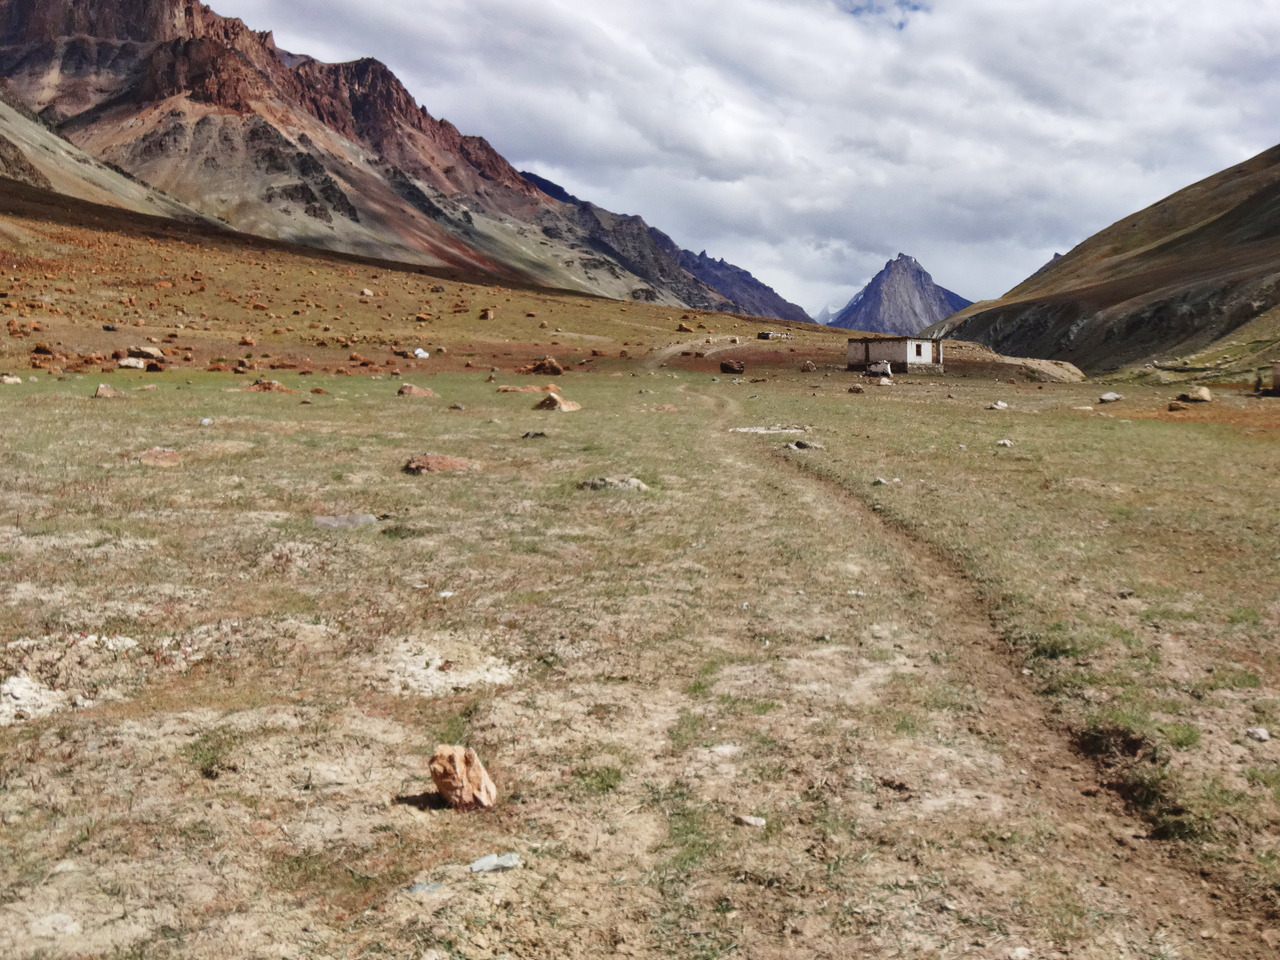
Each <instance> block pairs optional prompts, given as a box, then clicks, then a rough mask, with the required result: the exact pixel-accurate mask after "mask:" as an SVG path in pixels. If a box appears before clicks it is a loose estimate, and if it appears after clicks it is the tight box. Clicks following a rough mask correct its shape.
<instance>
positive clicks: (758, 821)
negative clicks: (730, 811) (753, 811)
mask: <svg viewBox="0 0 1280 960" xmlns="http://www.w3.org/2000/svg"><path fill="white" fill-rule="evenodd" d="M733 819H734V821H735V822H737V823H738V824H740V825H741V826H744V827H755V828H756V829H757V830H762V829H764V827H766V826H767V825H768V821H767V820H765V818H764V817H749V816H746V815H745V814H744V815H740V816H737V817H734V818H733Z"/></svg>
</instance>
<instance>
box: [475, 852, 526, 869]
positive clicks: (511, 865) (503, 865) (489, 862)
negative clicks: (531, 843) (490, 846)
mask: <svg viewBox="0 0 1280 960" xmlns="http://www.w3.org/2000/svg"><path fill="white" fill-rule="evenodd" d="M523 866H524V863H523V861H521V859H520V854H518V853H504V854H502V856H498V854H496V853H490V854H487V855H486V856H483V857H481V858H480V859H479V860H477V861H475V863H473V864H471V872H472V873H498V872H500V871H503V870H515V869H516V868H517V867H523Z"/></svg>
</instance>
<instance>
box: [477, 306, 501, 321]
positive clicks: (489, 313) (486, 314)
mask: <svg viewBox="0 0 1280 960" xmlns="http://www.w3.org/2000/svg"><path fill="white" fill-rule="evenodd" d="M496 316H497V311H495V310H494V309H493V307H485V308H484V309H483V310H481V311H480V319H481V320H492V319H493V318H494V317H496Z"/></svg>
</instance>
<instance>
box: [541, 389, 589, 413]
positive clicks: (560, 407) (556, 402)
mask: <svg viewBox="0 0 1280 960" xmlns="http://www.w3.org/2000/svg"><path fill="white" fill-rule="evenodd" d="M533 409H535V410H556V411H559V412H560V413H573V412H574V411H576V410H581V409H582V404H580V403H579V402H578V401H577V400H566V399H565V398H564V397H562V396H560V394H558V393H548V394H547V396H546V398H545V399H543V400H539V401H538V402H537V403H535V404H534V405H533Z"/></svg>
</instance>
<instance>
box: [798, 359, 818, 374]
mask: <svg viewBox="0 0 1280 960" xmlns="http://www.w3.org/2000/svg"><path fill="white" fill-rule="evenodd" d="M800 372H801V373H817V372H818V365H817V364H816V363H814V362H813V361H812V360H806V361H805V362H804V363H802V364H800Z"/></svg>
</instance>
